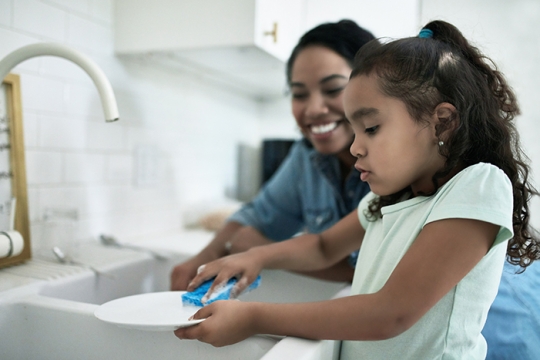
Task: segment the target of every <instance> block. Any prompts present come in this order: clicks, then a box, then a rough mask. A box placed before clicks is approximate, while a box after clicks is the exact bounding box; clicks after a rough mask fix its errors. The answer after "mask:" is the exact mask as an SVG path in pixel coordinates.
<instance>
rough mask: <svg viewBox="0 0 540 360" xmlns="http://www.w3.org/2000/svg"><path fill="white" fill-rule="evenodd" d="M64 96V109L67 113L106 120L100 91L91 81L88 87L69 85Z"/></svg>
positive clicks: (66, 86)
mask: <svg viewBox="0 0 540 360" xmlns="http://www.w3.org/2000/svg"><path fill="white" fill-rule="evenodd" d="M63 95H64V96H63V100H64V105H63V108H64V109H65V111H66V112H67V113H69V114H77V115H90V116H94V117H102V118H104V115H103V106H102V104H101V100H100V98H99V93H98V90H97V88H96V87H95V86H94V84H93V83H92V82H91V81H88V83H87V84H86V85H81V84H76V83H73V82H71V83H68V84H66V85H65V87H64V94H63Z"/></svg>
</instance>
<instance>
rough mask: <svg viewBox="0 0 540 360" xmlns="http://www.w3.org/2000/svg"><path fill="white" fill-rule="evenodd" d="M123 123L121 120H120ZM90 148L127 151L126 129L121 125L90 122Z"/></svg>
mask: <svg viewBox="0 0 540 360" xmlns="http://www.w3.org/2000/svg"><path fill="white" fill-rule="evenodd" d="M120 121H121V120H120ZM87 135H88V148H90V149H97V150H126V149H127V148H126V145H125V143H126V140H125V139H126V127H125V126H122V125H120V124H119V123H117V122H115V123H105V122H104V121H103V122H89V123H88V132H87Z"/></svg>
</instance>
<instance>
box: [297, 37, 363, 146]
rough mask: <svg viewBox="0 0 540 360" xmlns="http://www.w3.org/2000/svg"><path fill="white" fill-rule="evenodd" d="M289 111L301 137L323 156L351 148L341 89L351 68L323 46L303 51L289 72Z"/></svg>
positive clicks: (350, 136)
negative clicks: (290, 93)
mask: <svg viewBox="0 0 540 360" xmlns="http://www.w3.org/2000/svg"><path fill="white" fill-rule="evenodd" d="M291 70H292V71H291V83H290V87H291V92H292V112H293V115H294V118H295V119H296V123H297V124H298V127H299V128H300V130H301V131H302V134H303V135H304V136H305V137H306V138H307V139H309V140H310V142H311V143H312V144H313V146H314V147H315V149H316V150H317V151H319V152H320V153H323V154H338V153H339V152H343V151H345V154H346V155H347V156H349V154H348V153H347V149H348V147H349V146H350V144H351V142H352V139H353V136H354V135H353V131H352V129H351V127H350V126H349V124H348V123H347V121H346V120H345V114H344V111H343V90H344V89H345V86H346V85H347V83H348V80H349V75H350V74H351V67H350V66H349V64H348V63H347V61H346V60H345V59H344V58H343V57H341V56H340V55H338V54H337V53H335V52H334V51H332V50H330V49H328V48H326V47H323V46H310V47H307V48H305V49H304V50H302V51H301V52H300V53H299V54H298V56H297V57H296V60H295V61H294V64H293V67H292V69H291Z"/></svg>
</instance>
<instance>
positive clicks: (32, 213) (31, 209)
mask: <svg viewBox="0 0 540 360" xmlns="http://www.w3.org/2000/svg"><path fill="white" fill-rule="evenodd" d="M27 195H28V218H29V219H30V221H36V220H39V218H40V215H39V190H38V189H36V188H32V187H30V188H29V189H28V191H27Z"/></svg>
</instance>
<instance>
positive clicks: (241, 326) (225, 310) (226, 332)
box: [174, 300, 256, 347]
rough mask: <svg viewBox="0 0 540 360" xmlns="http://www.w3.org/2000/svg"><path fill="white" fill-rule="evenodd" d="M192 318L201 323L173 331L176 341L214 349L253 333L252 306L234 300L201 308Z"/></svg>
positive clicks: (222, 301)
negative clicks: (196, 342) (187, 341)
mask: <svg viewBox="0 0 540 360" xmlns="http://www.w3.org/2000/svg"><path fill="white" fill-rule="evenodd" d="M193 319H206V320H204V321H203V322H202V323H200V324H197V325H194V326H191V327H185V328H180V329H178V330H176V331H175V332H174V334H175V335H176V337H178V338H179V339H190V340H199V341H202V342H205V343H208V344H211V345H213V346H216V347H221V346H225V345H231V344H235V343H237V342H239V341H242V340H244V339H246V338H248V337H250V336H252V335H255V334H256V330H255V324H254V321H255V319H256V316H255V315H254V314H253V304H252V303H245V302H241V301H235V300H221V301H216V302H214V303H212V304H210V305H208V306H205V307H203V308H202V309H200V310H199V311H197V312H196V313H195V314H194V315H193Z"/></svg>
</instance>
